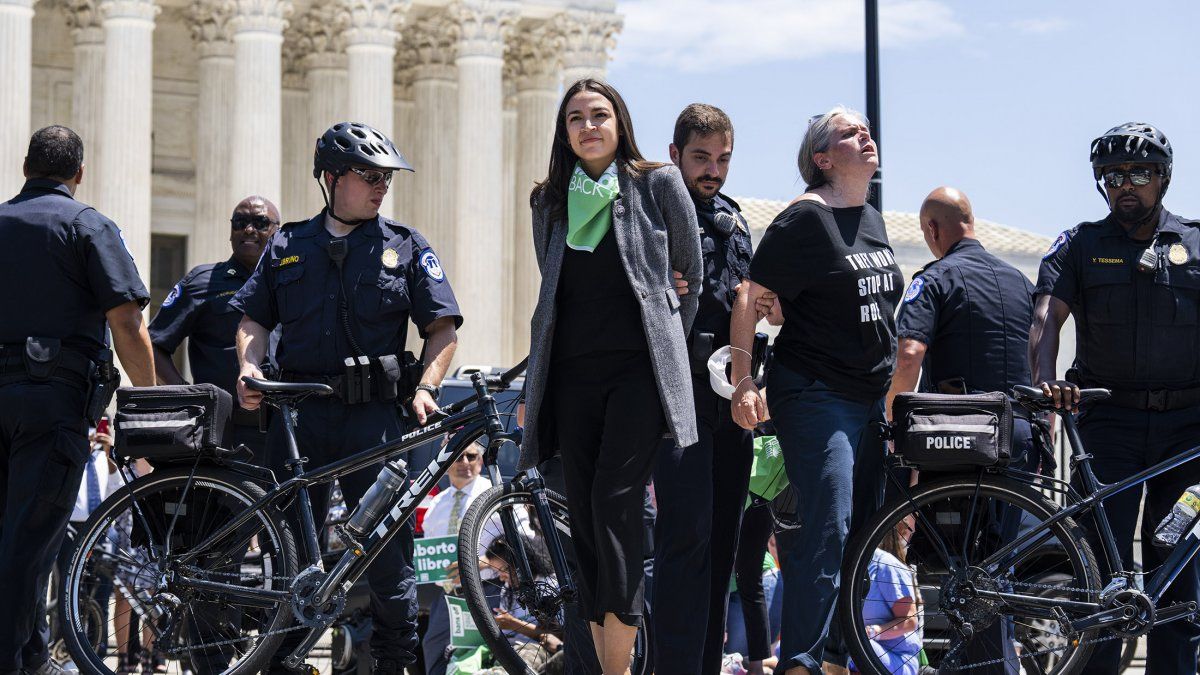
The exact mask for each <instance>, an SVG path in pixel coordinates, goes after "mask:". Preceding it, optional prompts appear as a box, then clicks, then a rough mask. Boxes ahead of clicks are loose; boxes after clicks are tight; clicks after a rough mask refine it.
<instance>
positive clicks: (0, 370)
mask: <svg viewBox="0 0 1200 675" xmlns="http://www.w3.org/2000/svg"><path fill="white" fill-rule="evenodd" d="M23 351H24V345H7V344H6V345H0V381H4V382H13V381H17V380H25V379H32V378H30V377H29V374H28V371H27V370H26V367H25V357H24V355H23ZM91 370H92V360H91V359H89V358H88V357H86V356H84V355H83V354H81V353H79V352H76V351H73V350H70V349H63V350H62V353H61V354H59V356H58V363H57V365H56V367H55V368H54V372H53V374H52V375H51V376H50V379H55V380H62V381H66V382H70V383H72V384H84V385H86V384H87V381H88V375H89V373H90V372H91Z"/></svg>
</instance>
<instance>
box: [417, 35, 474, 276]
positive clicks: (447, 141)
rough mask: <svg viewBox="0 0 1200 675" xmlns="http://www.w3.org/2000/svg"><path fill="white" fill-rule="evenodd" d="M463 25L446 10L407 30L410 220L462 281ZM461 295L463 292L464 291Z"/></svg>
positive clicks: (449, 272)
mask: <svg viewBox="0 0 1200 675" xmlns="http://www.w3.org/2000/svg"><path fill="white" fill-rule="evenodd" d="M457 39H458V26H457V25H455V24H454V23H453V22H451V21H450V20H449V19H448V18H447V17H446V16H445V15H443V14H437V15H433V16H430V17H427V18H425V19H422V20H420V21H418V22H416V23H415V24H413V25H411V26H410V27H408V28H406V30H405V33H404V44H405V45H406V46H407V47H409V48H411V49H412V52H413V54H415V58H416V66H415V67H414V68H413V84H412V96H413V106H414V108H415V113H414V119H413V135H412V143H410V144H409V147H407V148H404V151H405V153H406V154H405V157H406V158H407V159H408V161H409V164H412V166H413V168H414V169H416V174H415V175H414V176H413V177H412V178H413V200H412V209H411V210H410V213H411V214H412V221H411V223H410V224H411V225H412V226H413V227H415V228H417V230H418V231H420V232H421V234H423V235H425V238H426V239H428V240H429V243H430V245H431V246H433V248H434V250H436V251H437V253H438V257H440V258H441V259H442V266H443V267H444V268H445V269H446V270H447V272H448V274H449V276H450V279H451V282H452V283H453V284H454V285H455V288H457V287H458V276H459V265H458V259H457V256H456V252H455V247H454V242H455V231H454V219H455V208H454V203H455V190H454V181H455V180H457V178H458V174H457V170H456V169H455V167H456V166H457V163H458V155H457V148H458V77H457V71H456V70H455V67H454V55H455V46H456V41H457ZM459 295H460V296H461V295H462V294H461V292H459Z"/></svg>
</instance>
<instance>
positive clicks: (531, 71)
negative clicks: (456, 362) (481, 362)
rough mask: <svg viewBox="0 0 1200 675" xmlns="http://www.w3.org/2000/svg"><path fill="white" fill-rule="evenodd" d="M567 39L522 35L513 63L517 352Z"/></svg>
mask: <svg viewBox="0 0 1200 675" xmlns="http://www.w3.org/2000/svg"><path fill="white" fill-rule="evenodd" d="M562 43H563V39H562V35H561V34H560V33H559V32H558V30H557V28H556V26H555V25H554V24H552V23H548V24H543V25H542V26H539V27H538V28H536V29H534V30H530V31H527V32H525V33H522V34H521V35H519V36H516V37H515V39H514V40H513V51H512V60H513V65H514V67H515V69H516V87H517V143H516V146H517V157H516V162H515V170H514V174H515V181H514V190H515V192H516V195H515V200H514V201H515V217H514V221H513V222H514V225H513V230H512V233H513V236H512V239H513V266H512V267H511V268H510V269H512V277H513V305H512V313H511V314H510V315H509V316H511V323H512V326H513V328H512V330H513V343H514V348H515V349H517V350H521V349H528V346H529V321H530V319H531V318H532V317H533V308H534V306H536V304H537V294H538V288H539V286H540V285H541V274H540V273H539V272H538V266H537V259H536V258H535V257H534V253H533V219H532V214H531V212H530V210H529V193H530V191H532V190H533V186H534V185H536V184H537V183H539V182H541V181H542V180H544V179H545V178H546V173H547V170H548V167H549V164H550V146H551V144H552V143H553V141H554V125H555V122H556V120H555V118H554V116H555V114H557V112H558V98H559V92H558V83H559V79H560V77H561V68H562V64H561V61H560V54H561V52H562Z"/></svg>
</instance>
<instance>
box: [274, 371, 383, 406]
mask: <svg viewBox="0 0 1200 675" xmlns="http://www.w3.org/2000/svg"><path fill="white" fill-rule="evenodd" d="M279 380H280V381H281V382H316V383H318V384H324V385H327V386H329V388H330V389H333V395H334V396H335V397H336V398H338V399H339V400H341V401H342V402H344V403H366V402H367V401H364V400H361V399H360V398H355V397H354V396H352V395H351V394H350V393H349V392H347V387H348V386H349V385H348V383H347V379H346V376H345V375H312V374H306V373H281V374H280V375H279ZM388 386H389V385H388V384H386V383H384V382H381V381H380V380H378V379H372V380H371V383H370V389H371V399H375V400H395V397H396V395H395V385H394V384H392V385H390V386H391V388H392V391H391V392H390V398H389V397H388V396H387V395H388V394H389V392H388V390H387V387H388ZM371 399H368V400H371Z"/></svg>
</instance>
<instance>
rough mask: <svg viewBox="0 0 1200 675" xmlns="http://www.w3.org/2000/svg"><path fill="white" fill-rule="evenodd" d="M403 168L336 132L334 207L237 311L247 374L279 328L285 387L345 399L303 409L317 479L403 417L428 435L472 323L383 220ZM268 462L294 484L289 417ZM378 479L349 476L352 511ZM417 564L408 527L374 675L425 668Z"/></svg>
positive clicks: (383, 438)
mask: <svg viewBox="0 0 1200 675" xmlns="http://www.w3.org/2000/svg"><path fill="white" fill-rule="evenodd" d="M397 170H405V171H412V167H411V166H409V164H408V162H407V161H406V160H405V159H404V157H403V156H401V154H400V152H399V151H398V150H397V149H396V146H395V145H393V144H392V141H391V140H389V139H388V138H387V136H385V135H383V134H382V133H380V132H379V131H377V130H375V129H372V128H371V127H369V126H367V125H365V124H358V123H353V122H342V123H339V124H335V125H333V126H332V127H330V128H329V129H328V130H327V131H326V132H325V133H324V134H323V135H322V136H321V138H320V139H318V140H317V144H316V151H315V154H314V157H313V176H314V177H315V178H317V180H318V182H319V184H320V187H321V191H322V194H323V195H324V196H325V200H326V201H325V204H326V207H325V208H324V209H323V210H322V211H321V213H319V214H317V215H316V216H314V217H312V218H311V219H309V220H306V221H301V222H295V223H287V224H285V225H283V226H282V227H281V228H280V230H279V232H277V233H276V234H275V235H274V236H273V237H271V240H270V241H269V242H268V243H267V248H266V250H265V251H264V252H263V255H262V258H261V259H260V260H259V262H258V266H257V268H256V269H255V270H254V273H253V274H252V275H251V276H250V279H249V280H248V281H247V282H246V285H245V286H243V287H242V289H241V290H240V291H238V293H237V295H235V296H234V298H233V300H232V304H233V306H234V307H235V308H236V309H237V310H240V311H242V312H244V313H245V316H244V317H243V318H242V322H241V324H240V325H239V326H238V334H237V343H238V358H239V361H240V363H241V372H240V374H241V375H243V376H251V377H262V371H261V370H260V369H259V364H260V363H262V361H263V358H264V357H265V356H266V355H267V338H268V334H269V332H270V331H271V330H272V329H274V328H275V327H276V326H280V327H281V332H280V335H279V344H278V346H277V347H276V352H275V360H276V362H277V363H278V365H279V370H280V373H279V379H280V380H283V381H289V382H323V383H325V384H328V385H329V386H330V387H332V388H333V389H334V391H335V393H336V396H332V397H327V398H310V399H307V400H305V401H302V402H300V403H299V404H298V406H297V412H298V415H297V420H298V424H299V429H298V431H299V433H297V434H296V440H297V442H298V444H299V450H300V456H301V457H306V458H308V461H309V466H308V468H310V469H311V468H313V467H317V466H322V465H325V464H328V463H330V462H333V461H335V460H338V459H341V458H344V457H348V456H349V455H352V454H354V453H357V452H359V451H361V450H364V449H367V448H370V447H373V446H376V445H379V444H380V443H384V442H387V441H393V440H396V439H399V438H400V437H401V435H403V434H404V433H405V431H406V430H407V426H408V425H407V423H406V421H405V420H404V419H402V418H401V415H400V409H401V406H403V407H405V408H408V409H409V411H411V413H412V414H413V415H414V416H415V418H416V422H417V423H420V424H424V422H425V420H426V416H427V415H428V414H429V413H431V412H433V411H434V410H436V409H437V398H438V394H439V389H438V385H439V383H440V382H441V381H442V378H443V377H444V376H445V374H446V369H447V368H448V367H449V365H450V360H451V358H452V357H453V356H454V349H455V345H456V344H457V340H458V338H457V334H456V332H455V331H456V329H457V327H458V326H459V325H461V324H462V316H461V313H460V311H459V308H458V303H457V301H456V300H455V298H454V292H453V291H452V290H451V289H450V281H449V280H448V279H447V275H446V271H445V270H444V269H443V268H442V265H441V262H440V261H439V260H438V256H437V254H436V253H435V252H434V250H433V248H431V247H430V245H429V242H427V241H426V240H425V238H424V237H422V236H421V235H420V233H418V232H417V231H416V230H414V229H412V228H411V227H409V226H407V225H402V224H400V223H397V222H394V221H392V220H389V219H388V218H385V217H383V216H382V215H380V214H379V207H380V204H381V203H382V202H383V198H384V196H385V195H386V194H387V190H388V186H389V185H390V183H391V180H392V173H393V172H394V171H397ZM410 319H411V320H412V322H413V323H415V324H416V326H417V329H418V331H419V333H420V336H421V337H422V338H423V339H424V340H425V350H424V353H425V364H424V367H423V368H419V367H416V366H414V365H413V364H411V363H409V362H407V361H406V359H405V339H406V337H407V333H408V323H409V320H410ZM418 380H419V382H418ZM414 385H415V386H414ZM237 386H238V394H239V396H240V399H241V404H242V406H243V407H245V408H248V409H256V408H257V407H258V406H259V405H260V404H261V401H262V394H261V393H259V392H256V391H253V390H250V389H247V388H246V387H245V385H244V383H243V382H241V381H239V382H238V385H237ZM267 453H268V455H269V456H271V465H272V467H273V468H274V469H275V471H276V475H277V476H279V475H284V476H287V475H291V471H290V470H288V469H287V468H286V467H285V465H284V461H285V460H286V443H285V441H284V430H283V421H282V419H280V417H279V416H278V415H276V416H275V419H274V420H273V421H272V424H271V428H270V430H269V431H268V433H267ZM380 468H381V467H380V466H375V467H373V468H368V469H365V470H362V471H358V472H355V473H353V474H349V475H347V476H343V477H341V478H339V482H340V483H341V486H342V493H343V494H344V495H345V497H346V502H347V506H349V507H350V508H351V509H353V508H354V507H356V506H357V504H358V500H359V499H360V498H361V497H362V495H363V493H364V492H366V490H367V488H368V487H370V486H371V484H372V483H373V482H374V481H375V477H376V475H377V474H378V473H379V471H380ZM310 490H311V493H312V503H313V515H314V517H315V519H316V522H318V523H321V522H324V521H325V513H326V510H327V504H328V486H324V487H323V488H310ZM412 556H413V527H412V523H411V522H407V523H405V524H404V525H403V527H402V529H401V531H400V532H399V533H398V534H397V535H396V536H395V537H394V538H393V539H392V541H391V542H390V543H389V544H388V545H387V546H386V547H385V548H384V549H383V551H382V553H381V554H380V559H379V560H377V561H376V562H375V564H374V565H372V566H371V569H370V570H369V571H368V573H367V580H368V583H369V585H370V587H371V613H372V615H373V618H374V624H373V630H372V635H371V655H372V657H373V658H374V666H373V668H372V672H375V673H383V674H387V675H391V674H393V673H401V672H403V670H404V667H405V666H406V665H409V664H412V663H414V662H415V661H416V652H417V648H418V640H417V596H416V587H415V586H414V583H413V582H414V576H413V567H412ZM300 635H302V633H300V632H293V633H289V634H288V636H287V637H286V638H285V639H284V642H283V646H282V647H281V649H280V650H279V652H278V653H277V654H276V659H274V660H273V663H272V666H271V670H272V671H279V670H282V669H283V666H282V663H281V661H282V660H283V658H284V657H285V656H286V655H287V654H288V653H290V652H291V650H292V649H294V648H295V645H296V644H297V642H298V641H299V639H300V638H299V636H300Z"/></svg>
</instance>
